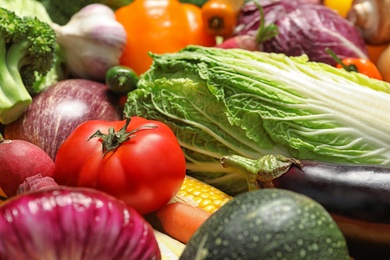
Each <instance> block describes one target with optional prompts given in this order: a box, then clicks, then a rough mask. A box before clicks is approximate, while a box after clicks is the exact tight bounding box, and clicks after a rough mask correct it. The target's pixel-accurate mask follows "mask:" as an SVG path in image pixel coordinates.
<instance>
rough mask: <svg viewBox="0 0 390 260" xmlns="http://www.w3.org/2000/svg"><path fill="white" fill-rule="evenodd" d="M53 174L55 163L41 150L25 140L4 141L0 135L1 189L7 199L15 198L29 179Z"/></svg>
mask: <svg viewBox="0 0 390 260" xmlns="http://www.w3.org/2000/svg"><path fill="white" fill-rule="evenodd" d="M53 173H54V161H53V160H52V159H51V158H50V156H49V155H48V154H47V153H46V152H45V151H43V150H42V149H41V148H39V147H38V146H36V145H34V144H32V143H30V142H27V141H24V140H4V139H3V138H2V136H1V135H0V187H1V189H2V190H3V191H4V193H5V194H6V195H7V197H12V196H15V195H16V194H17V190H18V187H19V185H20V184H22V183H23V182H24V180H25V179H26V178H27V177H30V176H33V175H36V174H41V175H42V176H43V177H45V176H53Z"/></svg>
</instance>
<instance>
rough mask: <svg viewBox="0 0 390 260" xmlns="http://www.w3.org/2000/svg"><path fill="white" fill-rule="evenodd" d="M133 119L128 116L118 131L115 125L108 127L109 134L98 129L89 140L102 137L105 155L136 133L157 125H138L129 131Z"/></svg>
mask: <svg viewBox="0 0 390 260" xmlns="http://www.w3.org/2000/svg"><path fill="white" fill-rule="evenodd" d="M130 121H131V118H130V117H126V121H125V125H124V126H123V127H122V128H121V129H119V131H118V132H115V129H114V128H113V127H110V128H109V129H108V134H103V133H102V132H101V131H100V130H97V131H96V132H95V133H94V134H93V135H91V136H90V137H89V138H88V140H87V141H89V140H91V139H92V138H95V137H98V138H100V139H102V151H103V157H104V156H105V155H106V154H107V153H108V152H109V151H113V150H115V149H116V148H118V147H119V146H120V145H121V144H122V143H124V142H126V141H128V140H130V139H131V138H133V137H134V136H135V133H136V132H138V131H140V130H143V129H153V128H156V127H157V126H155V125H145V126H142V127H138V128H136V129H134V130H131V131H129V132H128V131H127V127H128V126H129V124H130Z"/></svg>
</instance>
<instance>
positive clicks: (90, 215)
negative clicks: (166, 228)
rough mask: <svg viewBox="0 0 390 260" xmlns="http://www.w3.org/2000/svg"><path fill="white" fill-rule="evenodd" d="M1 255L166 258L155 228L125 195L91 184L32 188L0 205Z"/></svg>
mask: <svg viewBox="0 0 390 260" xmlns="http://www.w3.org/2000/svg"><path fill="white" fill-rule="evenodd" d="M0 237H1V240H0V259H3V260H6V259H18V260H24V259H26V260H27V259H28V260H35V259H52V260H62V259H64V260H65V259H66V260H69V259H72V260H82V259H85V260H87V259H93V260H100V259H101V260H110V259H112V260H114V259H115V260H121V259H127V260H128V259H136V260H143V259H145V260H152V259H160V258H161V256H160V250H159V248H158V244H157V241H156V239H155V236H154V233H153V229H152V228H151V226H150V225H149V223H148V222H146V221H145V220H144V218H143V217H142V216H141V215H139V214H138V213H137V212H136V211H135V210H134V209H132V208H130V207H128V206H126V205H125V204H124V203H123V202H122V201H120V200H118V199H116V198H113V197H111V196H109V195H107V194H106V193H103V192H100V191H97V190H93V189H87V188H65V187H63V188H61V187H58V188H55V189H49V190H40V191H34V192H28V193H25V194H22V195H18V196H15V197H14V198H13V199H9V200H8V201H7V202H5V204H4V205H2V206H1V207H0Z"/></svg>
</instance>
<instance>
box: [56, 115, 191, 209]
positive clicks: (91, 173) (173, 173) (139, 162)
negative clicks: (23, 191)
mask: <svg viewBox="0 0 390 260" xmlns="http://www.w3.org/2000/svg"><path fill="white" fill-rule="evenodd" d="M185 173H186V165H185V157H184V153H183V151H182V150H181V147H180V145H179V143H178V141H177V139H176V136H175V135H174V133H173V132H172V130H171V129H170V128H169V127H168V126H167V125H165V124H163V123H162V122H159V121H152V120H147V119H144V118H141V117H131V118H127V119H126V120H121V121H114V122H108V121H101V120H92V121H87V122H85V123H82V124H81V125H79V126H78V127H77V128H76V129H75V130H74V131H73V132H72V133H71V134H70V135H69V136H68V138H67V139H66V140H65V141H64V142H63V143H62V144H61V146H60V147H59V149H58V151H57V155H56V158H55V171H54V179H55V180H56V181H57V183H58V184H60V185H68V186H80V187H90V188H96V189H98V190H101V191H104V192H107V193H109V194H111V195H113V196H115V197H117V198H119V199H122V200H123V201H124V202H126V203H127V204H128V205H129V206H132V207H133V208H135V209H136V210H137V211H138V212H139V213H141V214H147V213H151V212H153V211H155V210H157V209H159V208H161V207H162V206H163V205H165V204H166V203H167V202H168V201H169V200H170V199H171V198H173V197H174V196H175V194H176V193H177V191H178V190H179V189H180V187H181V184H182V183H183V180H184V177H185Z"/></svg>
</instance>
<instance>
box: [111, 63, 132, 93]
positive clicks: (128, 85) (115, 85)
mask: <svg viewBox="0 0 390 260" xmlns="http://www.w3.org/2000/svg"><path fill="white" fill-rule="evenodd" d="M138 80H139V78H138V75H137V73H135V71H134V70H132V69H131V68H129V67H126V66H119V65H118V66H114V67H111V68H110V69H109V70H108V71H107V73H106V85H107V87H108V88H109V89H110V90H112V91H113V92H115V93H119V94H124V93H127V92H129V91H132V90H134V89H136V88H137V82H138Z"/></svg>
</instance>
